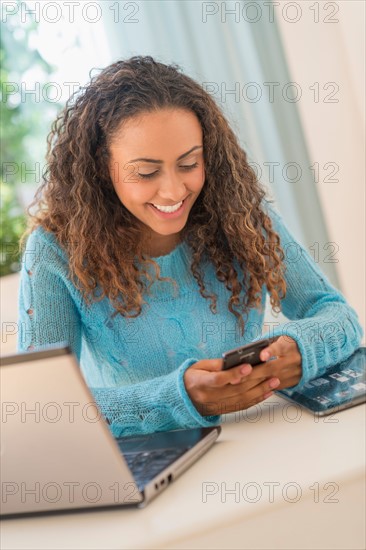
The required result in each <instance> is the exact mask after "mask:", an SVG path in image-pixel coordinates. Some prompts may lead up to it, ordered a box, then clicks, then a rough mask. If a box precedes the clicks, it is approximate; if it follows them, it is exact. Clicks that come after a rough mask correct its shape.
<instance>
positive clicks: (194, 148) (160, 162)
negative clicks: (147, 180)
mask: <svg viewBox="0 0 366 550" xmlns="http://www.w3.org/2000/svg"><path fill="white" fill-rule="evenodd" d="M202 148H203V145H195V146H194V147H192V149H190V150H189V151H187V152H186V153H183V155H180V157H178V158H177V160H181V159H183V158H184V157H187V156H188V155H190V154H191V153H192V151H195V150H196V149H202ZM137 160H142V161H143V162H153V163H154V164H163V162H164V161H163V160H155V159H147V158H138V159H132V160H130V161H129V162H136V161H137Z"/></svg>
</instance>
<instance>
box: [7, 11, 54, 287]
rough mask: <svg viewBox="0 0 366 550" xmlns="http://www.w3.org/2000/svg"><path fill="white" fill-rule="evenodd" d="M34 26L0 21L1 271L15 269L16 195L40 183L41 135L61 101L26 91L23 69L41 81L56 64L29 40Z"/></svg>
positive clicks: (19, 221) (19, 223)
mask: <svg viewBox="0 0 366 550" xmlns="http://www.w3.org/2000/svg"><path fill="white" fill-rule="evenodd" d="M36 32H37V23H36V22H35V21H33V20H31V19H30V18H27V22H26V23H24V22H22V21H20V16H19V13H18V15H12V16H11V17H9V18H8V19H7V21H6V22H4V23H2V24H1V34H0V63H1V65H0V67H1V68H0V88H1V95H0V123H1V132H0V148H1V149H0V150H1V163H0V165H1V171H0V192H1V193H0V207H1V210H0V215H1V220H0V222H1V229H0V276H3V275H8V274H10V273H14V272H17V271H19V269H20V265H19V259H20V258H19V246H18V241H19V238H20V235H21V234H22V232H23V231H24V229H25V227H26V215H25V206H24V205H23V204H22V203H21V200H20V197H21V194H22V189H23V190H24V188H28V189H31V190H32V191H33V190H35V189H36V188H37V187H38V186H39V185H40V183H41V177H42V176H41V174H42V171H43V165H44V157H45V153H46V137H47V134H48V132H49V129H50V124H51V122H52V120H53V119H54V118H55V116H56V114H57V112H58V110H59V109H60V107H61V105H60V104H59V103H56V102H53V103H52V102H48V101H47V100H45V99H44V98H43V96H42V95H41V97H37V96H36V97H34V96H32V94H31V93H26V92H27V90H30V89H32V84H29V83H28V84H27V83H26V82H25V80H26V79H25V77H24V75H25V74H26V73H27V72H28V76H29V71H36V74H37V77H36V78H37V79H38V81H40V80H42V82H40V84H41V85H42V84H43V83H45V82H47V81H50V75H51V74H52V72H53V71H54V70H55V67H52V66H51V65H49V63H47V62H46V61H45V60H44V59H43V58H42V56H41V55H40V53H39V52H38V50H37V49H36V48H34V47H33V46H32V40H31V38H32V35H34V33H36ZM33 88H34V86H33ZM35 166H37V167H38V169H37V170H36V171H35V170H34V168H35ZM32 172H33V173H32ZM35 172H36V173H35ZM32 194H33V193H32Z"/></svg>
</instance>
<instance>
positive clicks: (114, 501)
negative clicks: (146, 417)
mask: <svg viewBox="0 0 366 550" xmlns="http://www.w3.org/2000/svg"><path fill="white" fill-rule="evenodd" d="M0 366H1V368H0V382H1V447H0V452H1V503H0V506H1V508H0V512H1V515H2V516H3V517H18V516H19V515H23V514H27V515H33V514H39V513H41V514H44V513H50V512H60V511H69V512H70V511H74V510H83V509H87V510H91V509H100V508H104V507H116V506H139V507H142V506H144V505H146V504H147V503H148V502H149V501H150V500H151V499H153V498H154V497H155V496H156V495H158V494H159V493H160V492H161V491H163V490H164V489H166V487H167V486H168V485H169V484H170V483H171V482H172V481H173V480H174V479H175V478H177V477H178V476H179V475H180V474H181V473H182V472H184V471H185V470H186V469H187V468H188V467H189V466H190V465H191V464H193V463H194V462H195V461H196V460H197V459H198V458H199V457H200V456H201V455H203V454H204V453H205V452H206V451H207V450H208V449H209V448H210V447H211V446H212V445H213V443H214V442H215V440H216V439H217V437H218V435H219V433H220V430H221V428H220V426H216V427H212V428H197V429H191V430H176V431H171V432H158V433H154V434H149V435H144V436H138V437H126V438H114V437H113V435H112V433H111V431H110V429H109V428H108V424H107V423H106V421H105V419H104V417H103V415H102V414H101V412H100V410H99V409H98V406H97V404H96V402H95V400H94V398H93V397H92V394H91V393H90V391H89V389H88V387H87V385H86V383H85V381H84V378H83V376H82V374H81V372H80V369H79V365H78V362H77V359H76V357H75V355H74V354H73V353H72V351H71V349H70V348H69V347H68V346H66V345H65V346H62V347H60V346H53V347H47V348H46V349H44V348H43V349H42V350H38V351H34V352H31V351H28V352H25V353H18V354H16V355H9V356H5V357H3V358H2V359H1V363H0Z"/></svg>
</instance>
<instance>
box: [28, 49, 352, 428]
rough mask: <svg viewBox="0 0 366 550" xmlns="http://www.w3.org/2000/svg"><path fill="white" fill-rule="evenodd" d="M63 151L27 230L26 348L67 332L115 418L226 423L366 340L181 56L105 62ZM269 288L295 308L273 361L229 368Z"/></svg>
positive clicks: (50, 155)
mask: <svg viewBox="0 0 366 550" xmlns="http://www.w3.org/2000/svg"><path fill="white" fill-rule="evenodd" d="M47 166H48V168H47V170H46V172H45V177H44V182H43V183H42V185H41V186H40V188H39V189H38V191H37V193H36V196H35V199H34V201H33V203H32V204H31V205H30V206H29V207H28V214H29V226H28V229H27V231H26V232H25V234H24V235H23V237H22V240H21V243H20V246H21V249H22V252H23V254H24V255H23V262H22V269H21V286H20V295H19V325H20V330H19V339H18V350H19V351H25V350H31V349H38V348H39V349H40V348H42V347H44V346H45V345H49V344H57V343H65V342H66V343H68V344H69V345H70V346H71V348H72V350H73V351H74V353H75V355H76V357H77V359H78V360H79V363H80V365H81V369H82V372H83V375H84V377H85V380H86V382H87V384H88V385H89V387H90V389H91V391H92V392H93V394H94V396H95V399H96V401H97V402H98V404H99V406H100V408H101V411H102V412H103V414H104V415H105V417H106V418H107V419H108V421H109V423H110V425H111V426H110V427H111V430H112V432H113V433H114V434H115V435H128V434H131V433H144V432H152V431H160V430H168V429H176V428H180V427H181V428H184V427H194V426H208V425H211V424H215V423H218V422H219V421H220V417H219V415H220V414H221V413H227V412H231V411H235V410H241V409H246V408H248V407H250V406H252V405H254V404H256V403H259V402H261V401H263V400H264V399H266V398H267V397H269V396H270V395H271V394H272V392H273V390H274V389H283V388H296V389H299V388H301V387H302V386H303V385H304V384H305V383H306V382H307V381H309V380H310V379H311V378H314V377H315V376H317V375H320V374H321V373H323V372H325V370H326V369H327V367H329V366H330V365H333V364H335V363H337V362H339V361H341V360H343V359H346V358H347V357H348V356H349V355H351V354H352V353H353V352H354V351H355V349H356V348H357V347H358V346H359V344H360V339H361V336H362V329H361V327H360V325H359V322H358V319H357V315H356V313H355V311H354V310H353V309H352V308H351V307H350V306H349V305H348V304H347V303H346V301H345V299H344V297H343V296H342V295H341V294H340V293H339V292H338V291H337V290H336V289H335V288H334V287H333V286H331V285H330V283H329V282H328V281H327V279H326V278H325V276H324V275H323V274H322V273H321V271H320V270H319V269H318V267H317V266H316V265H315V264H314V263H313V261H312V260H311V258H310V256H309V255H308V254H307V252H306V251H305V250H304V248H302V247H301V246H300V244H299V243H297V242H296V240H295V239H294V238H293V237H292V236H291V234H290V233H289V232H288V230H287V229H286V226H285V225H284V223H283V221H282V219H281V217H280V216H279V215H278V214H277V213H276V212H275V210H274V209H273V208H272V206H271V204H270V202H269V200H268V199H266V197H265V191H264V189H262V187H261V185H260V183H259V182H258V181H257V179H256V176H255V173H254V171H253V170H252V168H251V167H250V166H249V164H248V161H247V156H246V153H245V152H244V151H243V149H242V148H241V147H240V145H239V144H238V140H237V138H236V137H235V135H234V134H233V132H232V130H231V129H230V127H229V125H228V122H227V121H226V119H225V118H224V116H223V114H222V112H221V111H220V109H219V108H218V106H217V105H216V103H215V102H214V100H213V99H212V97H211V96H210V95H209V94H208V93H206V92H205V91H204V90H203V89H202V87H201V86H200V85H199V84H198V83H196V82H195V81H194V80H192V79H191V78H189V77H188V76H186V75H184V74H182V72H181V71H180V69H179V67H178V66H177V65H165V64H163V63H159V62H157V61H156V60H154V59H153V58H152V57H150V56H147V57H142V56H134V57H132V58H130V59H128V60H124V61H119V62H117V63H114V64H112V65H110V66H109V67H107V68H106V69H104V70H103V71H102V72H101V73H100V74H99V75H98V76H96V77H94V78H93V79H92V80H91V82H90V84H89V85H88V86H86V87H85V88H84V89H82V90H81V91H80V92H79V93H78V94H77V95H76V97H75V98H70V100H69V101H68V103H67V105H66V107H65V109H64V111H63V112H62V113H61V115H60V116H59V117H58V118H57V120H56V121H55V123H54V124H53V127H52V131H51V133H50V135H49V138H48V152H47ZM35 205H36V206H37V207H38V210H36V211H35V212H34V213H33V214H31V213H30V210H31V208H32V207H34V206H35ZM24 243H26V244H25V246H24ZM294 246H295V247H296V255H295V258H294V254H293V250H294ZM290 248H291V255H289V254H286V250H289V249H290ZM290 256H291V258H292V259H291V258H290ZM267 294H268V295H269V298H270V303H271V306H272V308H273V310H274V311H279V310H282V311H283V313H284V314H285V315H286V317H287V318H288V319H290V320H293V322H289V323H287V324H285V325H282V326H277V327H275V330H273V331H271V334H270V335H271V336H278V339H277V341H276V342H274V343H272V344H271V345H270V346H269V347H268V348H267V349H266V350H264V351H263V352H262V354H261V359H262V361H263V364H261V365H260V366H256V367H255V368H251V367H250V366H249V365H241V366H239V367H235V368H233V369H231V370H228V371H222V370H221V367H222V359H220V357H221V354H222V353H223V352H225V351H228V350H230V349H232V348H234V347H237V346H239V345H242V344H245V343H248V342H250V341H252V340H253V339H258V338H259V337H260V336H261V332H262V327H263V316H264V305H265V299H266V295H267Z"/></svg>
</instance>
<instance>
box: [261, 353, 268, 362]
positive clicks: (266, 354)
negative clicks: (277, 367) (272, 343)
mask: <svg viewBox="0 0 366 550" xmlns="http://www.w3.org/2000/svg"><path fill="white" fill-rule="evenodd" d="M261 357H262V359H263V361H268V359H269V358H270V354H269V351H263V352H262V355H261Z"/></svg>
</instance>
